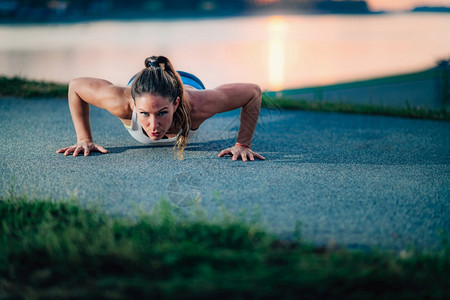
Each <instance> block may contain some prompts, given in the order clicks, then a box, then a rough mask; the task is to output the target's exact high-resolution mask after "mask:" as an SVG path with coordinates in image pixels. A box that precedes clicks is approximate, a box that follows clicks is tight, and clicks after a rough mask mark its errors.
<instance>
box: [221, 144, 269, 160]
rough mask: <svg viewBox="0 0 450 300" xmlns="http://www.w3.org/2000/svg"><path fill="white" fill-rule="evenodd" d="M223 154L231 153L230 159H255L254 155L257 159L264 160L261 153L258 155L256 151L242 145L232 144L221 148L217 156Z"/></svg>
mask: <svg viewBox="0 0 450 300" xmlns="http://www.w3.org/2000/svg"><path fill="white" fill-rule="evenodd" d="M225 155H232V156H233V157H232V158H231V159H232V160H238V159H239V158H241V159H242V161H247V160H248V159H249V160H255V157H256V158H258V159H262V160H264V159H265V158H264V157H263V156H261V155H259V154H258V153H256V152H253V151H252V150H251V149H250V148H246V147H242V146H234V147H231V148H228V149H225V150H222V151H221V152H220V153H219V157H223V156H225Z"/></svg>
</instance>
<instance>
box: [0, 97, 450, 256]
mask: <svg viewBox="0 0 450 300" xmlns="http://www.w3.org/2000/svg"><path fill="white" fill-rule="evenodd" d="M91 119H92V127H93V134H94V137H95V140H96V142H97V143H99V144H100V145H102V146H104V147H105V148H107V149H108V150H109V151H110V154H107V155H100V154H96V155H92V156H90V157H64V156H63V155H60V154H56V153H55V151H56V149H58V148H60V147H63V146H67V145H70V144H72V143H73V142H74V140H75V133H74V130H73V126H72V123H71V120H70V115H69V110H68V106H67V103H66V101H63V100H53V99H52V100H20V99H15V100H11V99H0V128H1V131H0V140H1V146H0V147H1V150H0V172H1V179H0V184H1V186H2V188H3V189H2V190H1V192H0V194H3V195H4V194H6V191H7V190H8V189H10V188H11V186H12V185H13V182H14V185H15V189H16V192H19V193H23V192H26V193H27V194H29V195H31V196H44V197H50V198H54V199H60V198H69V197H70V196H73V195H76V196H77V197H78V198H79V199H80V201H81V203H83V204H85V205H87V204H88V203H95V204H99V205H101V207H103V208H104V209H105V210H106V211H108V212H112V213H132V212H135V211H136V209H137V208H139V209H141V210H150V209H151V208H152V207H153V206H154V204H155V203H157V202H158V201H159V200H160V199H161V197H166V198H169V199H170V200H171V201H173V202H178V201H180V200H184V202H183V203H181V204H180V206H183V205H184V204H185V203H186V201H188V200H190V199H193V198H195V199H197V198H201V204H200V205H201V206H202V207H203V208H205V209H206V210H207V211H208V212H210V213H211V214H214V213H217V212H218V211H219V209H218V205H219V204H218V202H217V200H216V198H217V197H219V198H220V200H221V201H222V203H223V205H224V206H225V207H226V208H227V209H228V210H229V211H230V212H233V213H239V212H240V211H241V210H242V209H246V210H247V211H254V209H255V207H258V210H259V213H260V215H261V220H260V222H262V223H264V224H265V225H266V227H267V228H268V229H269V230H270V231H272V232H274V233H276V234H278V235H280V236H281V237H283V238H285V237H292V234H293V232H294V229H295V224H296V222H297V221H300V222H301V224H302V227H301V228H302V235H303V237H304V238H305V239H306V240H308V241H311V242H314V243H317V244H327V243H329V242H330V241H336V242H337V243H338V244H340V245H344V246H348V247H360V246H363V247H366V246H368V247H374V246H375V247H381V248H392V249H404V248H407V247H409V246H411V245H415V246H416V247H418V248H431V247H434V246H436V245H439V241H440V238H439V237H438V235H437V232H438V231H439V230H441V229H444V230H447V232H450V122H437V121H422V120H411V119H401V118H392V117H371V116H361V115H345V114H328V113H312V112H292V111H278V110H270V111H268V110H263V111H262V113H261V117H260V121H259V124H258V128H257V131H256V134H255V137H254V143H253V148H254V150H255V151H258V152H260V153H261V154H262V155H264V156H265V157H266V159H267V160H266V161H255V162H242V161H237V162H233V161H231V159H230V158H218V157H217V155H218V153H219V152H220V150H222V149H224V148H226V147H228V146H231V145H233V144H234V141H235V136H236V132H237V129H238V125H239V122H238V121H239V112H238V111H234V112H230V113H225V114H221V115H218V116H215V117H214V118H212V119H210V120H208V121H207V122H205V123H204V124H203V125H202V126H201V127H200V130H199V132H198V133H197V135H196V136H195V137H194V138H193V140H192V141H191V143H190V146H188V149H187V150H186V152H185V158H186V159H185V160H184V161H177V160H175V159H174V152H173V151H172V148H171V147H158V148H150V147H145V146H141V145H140V144H138V143H137V142H135V141H134V140H133V139H132V138H131V137H130V136H129V135H128V133H127V132H126V130H125V129H124V128H123V126H122V125H121V123H120V121H119V120H117V119H115V118H114V117H113V116H111V115H109V114H108V113H107V112H105V111H102V110H99V109H96V108H93V109H92V112H91ZM217 195H219V196H217ZM136 207H137V208H136ZM183 209H188V208H183Z"/></svg>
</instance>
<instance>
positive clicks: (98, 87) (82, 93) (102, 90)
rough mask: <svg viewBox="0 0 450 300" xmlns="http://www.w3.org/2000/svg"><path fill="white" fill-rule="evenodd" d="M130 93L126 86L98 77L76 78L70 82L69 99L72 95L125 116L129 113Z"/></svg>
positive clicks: (114, 113)
mask: <svg viewBox="0 0 450 300" xmlns="http://www.w3.org/2000/svg"><path fill="white" fill-rule="evenodd" d="M128 94H129V93H127V90H126V88H124V87H119V86H116V85H113V84H112V83H111V82H109V81H107V80H103V79H97V78H88V77H84V78H76V79H73V80H71V81H70V83H69V101H70V99H71V97H73V98H79V99H81V100H83V101H84V102H86V103H89V104H91V105H94V106H97V107H99V108H102V109H105V110H107V111H109V112H110V113H112V114H113V115H115V116H117V117H119V118H124V117H125V116H126V115H127V114H129V111H130V108H129V96H128Z"/></svg>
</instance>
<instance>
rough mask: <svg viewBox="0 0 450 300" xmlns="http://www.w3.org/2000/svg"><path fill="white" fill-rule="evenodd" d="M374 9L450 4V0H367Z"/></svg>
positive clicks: (402, 8)
mask: <svg viewBox="0 0 450 300" xmlns="http://www.w3.org/2000/svg"><path fill="white" fill-rule="evenodd" d="M366 2H367V4H368V5H369V7H370V9H371V10H372V11H380V10H386V11H399V10H411V9H413V8H414V7H416V6H450V0H366Z"/></svg>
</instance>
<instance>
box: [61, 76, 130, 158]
mask: <svg viewBox="0 0 450 300" xmlns="http://www.w3.org/2000/svg"><path fill="white" fill-rule="evenodd" d="M129 97H131V95H129V90H127V88H123V87H118V86H115V85H113V84H112V83H111V82H109V81H106V80H103V79H96V78H77V79H73V80H71V81H70V83H69V94H68V99H69V108H70V114H71V116H72V121H73V125H74V127H75V132H76V135H77V143H76V144H74V145H72V146H69V147H65V148H61V149H59V150H58V151H56V152H57V153H64V155H69V154H72V155H73V156H77V155H78V154H80V153H81V152H84V156H88V155H89V154H90V152H93V151H98V152H101V153H108V151H107V150H106V149H105V148H103V147H101V146H99V145H97V144H95V143H94V142H93V138H92V133H91V125H90V120H89V111H90V109H89V106H90V105H94V106H97V107H99V108H102V109H106V110H108V111H109V112H111V113H112V114H113V115H115V116H117V117H119V118H121V119H127V118H128V117H131V109H130V105H129V103H130V102H129V99H130V98H129Z"/></svg>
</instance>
